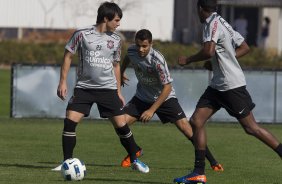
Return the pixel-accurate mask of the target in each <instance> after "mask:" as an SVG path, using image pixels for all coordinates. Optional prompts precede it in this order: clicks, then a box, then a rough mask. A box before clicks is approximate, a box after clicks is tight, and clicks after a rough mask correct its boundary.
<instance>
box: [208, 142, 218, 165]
mask: <svg viewBox="0 0 282 184" xmlns="http://www.w3.org/2000/svg"><path fill="white" fill-rule="evenodd" d="M206 158H207V159H208V161H209V162H210V164H211V166H213V165H216V164H218V163H217V161H216V160H215V158H214V157H213V155H212V153H211V152H210V149H209V148H208V146H206Z"/></svg>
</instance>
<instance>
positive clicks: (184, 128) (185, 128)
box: [175, 118, 224, 171]
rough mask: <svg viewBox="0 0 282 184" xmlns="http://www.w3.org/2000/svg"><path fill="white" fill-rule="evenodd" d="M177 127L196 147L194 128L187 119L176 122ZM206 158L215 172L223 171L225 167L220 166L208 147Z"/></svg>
mask: <svg viewBox="0 0 282 184" xmlns="http://www.w3.org/2000/svg"><path fill="white" fill-rule="evenodd" d="M175 125H176V127H177V128H178V130H179V131H180V132H182V133H183V135H184V136H185V137H187V139H188V140H190V141H191V142H192V144H193V145H194V141H193V138H192V136H193V132H192V127H191V125H190V124H189V122H188V120H187V118H182V119H180V120H177V121H176V122H175ZM206 158H207V159H208V161H209V162H210V165H211V168H212V169H213V170H214V171H223V170H224V169H223V167H222V165H221V164H219V163H218V162H217V160H216V159H215V158H214V156H213V155H212V153H211V152H210V150H209V148H208V146H207V147H206Z"/></svg>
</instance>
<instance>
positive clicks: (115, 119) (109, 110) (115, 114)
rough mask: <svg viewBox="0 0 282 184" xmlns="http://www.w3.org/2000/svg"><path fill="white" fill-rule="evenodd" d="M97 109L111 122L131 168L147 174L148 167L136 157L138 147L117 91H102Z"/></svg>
mask: <svg viewBox="0 0 282 184" xmlns="http://www.w3.org/2000/svg"><path fill="white" fill-rule="evenodd" d="M97 93H100V92H97ZM96 95H98V94H96ZM97 107H98V110H99V112H100V116H101V117H104V118H109V120H110V121H111V122H112V124H113V126H114V128H115V131H116V133H117V135H118V136H119V138H120V142H121V144H122V146H123V147H124V148H125V150H126V151H127V153H128V154H129V156H130V161H131V163H133V164H132V168H133V169H136V170H138V171H140V172H143V173H147V172H149V167H148V166H147V165H145V164H144V163H142V162H141V161H139V160H138V159H137V157H136V152H137V151H138V146H137V144H136V142H135V140H134V136H133V134H132V132H131V130H130V128H129V126H128V125H127V123H126V119H125V115H124V109H123V104H122V103H121V101H120V99H119V97H118V94H117V91H116V90H109V91H102V92H101V94H99V99H97Z"/></svg>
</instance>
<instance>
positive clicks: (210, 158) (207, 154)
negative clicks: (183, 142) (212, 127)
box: [189, 138, 218, 166]
mask: <svg viewBox="0 0 282 184" xmlns="http://www.w3.org/2000/svg"><path fill="white" fill-rule="evenodd" d="M189 140H190V141H191V142H192V144H193V145H194V141H193V139H192V138H190V139H189ZM205 156H206V158H207V159H208V161H209V162H210V164H211V166H213V165H216V164H217V163H218V162H217V161H216V160H215V158H214V157H213V155H212V153H211V152H210V149H209V147H208V146H206V154H205Z"/></svg>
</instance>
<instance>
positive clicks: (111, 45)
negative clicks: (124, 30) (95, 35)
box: [107, 40, 114, 49]
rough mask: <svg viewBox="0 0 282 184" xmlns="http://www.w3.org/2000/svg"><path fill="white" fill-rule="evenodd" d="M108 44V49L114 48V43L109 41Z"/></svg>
mask: <svg viewBox="0 0 282 184" xmlns="http://www.w3.org/2000/svg"><path fill="white" fill-rule="evenodd" d="M107 42H108V44H107V47H108V48H109V49H112V48H114V41H112V40H108V41H107Z"/></svg>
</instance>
